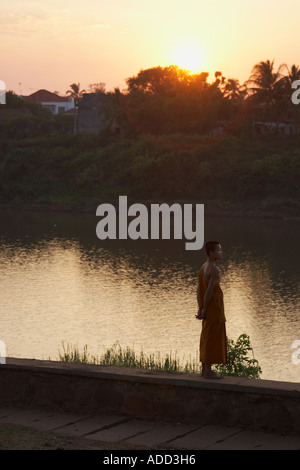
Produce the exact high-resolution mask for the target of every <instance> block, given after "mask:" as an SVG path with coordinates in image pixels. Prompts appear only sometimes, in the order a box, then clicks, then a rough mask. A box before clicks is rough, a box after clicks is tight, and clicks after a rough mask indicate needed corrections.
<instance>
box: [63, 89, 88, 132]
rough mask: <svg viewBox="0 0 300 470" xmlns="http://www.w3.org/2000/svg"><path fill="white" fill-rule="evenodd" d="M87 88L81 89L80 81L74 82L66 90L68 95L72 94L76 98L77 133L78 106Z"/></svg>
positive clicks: (75, 120)
mask: <svg viewBox="0 0 300 470" xmlns="http://www.w3.org/2000/svg"><path fill="white" fill-rule="evenodd" d="M83 93H85V90H80V83H72V85H70V90H67V91H66V95H69V96H71V97H72V98H73V99H74V105H75V106H74V134H77V108H78V101H79V99H80V98H81V97H82V95H83Z"/></svg>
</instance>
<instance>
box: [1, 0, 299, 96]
mask: <svg viewBox="0 0 300 470" xmlns="http://www.w3.org/2000/svg"><path fill="white" fill-rule="evenodd" d="M299 17H300V2H299V0H285V1H284V2H282V1H280V2H279V1H276V0H252V1H249V0H227V1H224V0H223V1H220V0H214V1H213V2H208V1H203V0H185V1H182V0H181V1H178V0H151V2H149V1H148V0H147V1H145V0H86V1H85V2H83V1H79V0H72V1H71V0H66V1H63V2H61V0H39V1H36V0H26V1H24V0H23V1H19V0H10V1H8V0H6V1H4V0H0V36H1V41H0V53H1V69H0V70H1V72H0V80H3V81H5V83H6V87H7V89H8V90H14V91H15V92H16V93H20V92H21V93H22V94H30V93H32V92H34V91H37V90H38V89H40V88H46V89H48V90H49V91H55V90H57V91H59V92H60V93H61V94H64V93H65V92H66V90H67V89H68V88H69V85H70V84H71V83H74V82H76V83H78V82H79V83H80V84H81V88H87V87H88V86H89V84H91V83H96V82H104V83H105V84H106V89H107V90H112V89H113V88H114V87H120V88H121V89H122V88H123V87H124V86H125V79H126V78H127V77H130V76H133V75H136V74H137V73H138V72H139V70H141V69H145V68H149V67H155V66H157V65H161V66H166V65H171V64H177V65H179V66H182V67H185V68H186V67H187V68H191V69H192V71H193V72H196V71H207V72H209V74H210V75H209V79H208V80H209V81H210V80H212V79H213V75H214V72H215V71H216V70H220V71H222V72H223V75H224V76H225V77H227V78H237V79H239V80H240V82H241V83H243V82H244V81H245V80H247V79H248V77H249V75H250V73H251V69H252V67H253V65H255V64H256V63H257V62H259V61H261V60H266V59H270V60H273V59H275V66H276V67H277V66H279V65H280V64H281V63H283V62H284V63H287V65H288V66H291V65H292V64H294V63H296V64H297V65H299V63H300V57H299V52H298V51H299V34H298V30H299Z"/></svg>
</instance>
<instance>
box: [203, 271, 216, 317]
mask: <svg viewBox="0 0 300 470" xmlns="http://www.w3.org/2000/svg"><path fill="white" fill-rule="evenodd" d="M217 282H219V271H218V269H213V270H212V273H211V276H210V278H209V283H208V286H207V289H206V292H205V294H204V300H203V308H202V317H203V318H205V315H206V311H207V308H208V306H209V303H210V301H211V298H212V295H213V291H214V288H215V285H216V283H217Z"/></svg>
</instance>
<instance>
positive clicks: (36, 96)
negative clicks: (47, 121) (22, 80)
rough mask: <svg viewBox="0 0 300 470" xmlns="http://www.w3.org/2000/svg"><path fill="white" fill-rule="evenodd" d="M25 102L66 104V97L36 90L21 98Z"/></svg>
mask: <svg viewBox="0 0 300 470" xmlns="http://www.w3.org/2000/svg"><path fill="white" fill-rule="evenodd" d="M22 98H23V99H24V100H25V101H31V102H33V103H54V102H59V103H62V102H64V103H65V102H66V101H68V97H67V96H58V95H57V94H56V93H52V92H51V91H48V90H38V91H36V92H35V93H32V94H31V95H28V96H22Z"/></svg>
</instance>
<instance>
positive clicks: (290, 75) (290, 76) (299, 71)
mask: <svg viewBox="0 0 300 470" xmlns="http://www.w3.org/2000/svg"><path fill="white" fill-rule="evenodd" d="M284 67H285V68H286V70H287V76H286V80H287V82H288V83H289V85H290V87H291V86H292V83H293V82H294V81H295V80H300V67H299V66H298V65H295V64H294V65H292V66H291V68H290V69H289V68H288V66H287V65H286V64H284Z"/></svg>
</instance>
